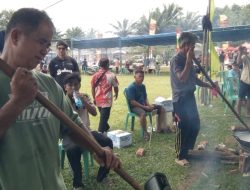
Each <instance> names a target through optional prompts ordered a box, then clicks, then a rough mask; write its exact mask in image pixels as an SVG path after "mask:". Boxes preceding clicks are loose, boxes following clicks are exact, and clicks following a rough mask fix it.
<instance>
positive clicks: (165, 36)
mask: <svg viewBox="0 0 250 190" xmlns="http://www.w3.org/2000/svg"><path fill="white" fill-rule="evenodd" d="M190 32H192V33H194V34H196V35H197V36H199V39H200V40H202V39H203V31H202V30H193V31H190ZM249 39H250V25H246V26H237V27H227V28H215V29H214V30H213V31H212V41H213V42H223V41H240V40H249ZM71 44H72V47H73V48H76V49H91V48H115V47H131V46H156V45H174V44H176V33H175V32H173V33H161V34H155V35H141V36H134V37H114V38H102V39H92V40H72V41H71Z"/></svg>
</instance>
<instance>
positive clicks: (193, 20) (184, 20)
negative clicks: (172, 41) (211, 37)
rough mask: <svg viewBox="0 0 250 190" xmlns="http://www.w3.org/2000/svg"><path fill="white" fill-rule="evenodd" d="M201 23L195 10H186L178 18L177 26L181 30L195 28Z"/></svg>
mask: <svg viewBox="0 0 250 190" xmlns="http://www.w3.org/2000/svg"><path fill="white" fill-rule="evenodd" d="M200 25H201V16H200V15H198V13H195V12H187V14H186V15H185V16H184V17H181V18H180V19H179V20H178V26H179V27H180V28H181V30H182V31H187V30H197V29H198V28H199V26H200Z"/></svg>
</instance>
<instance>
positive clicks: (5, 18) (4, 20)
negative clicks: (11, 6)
mask: <svg viewBox="0 0 250 190" xmlns="http://www.w3.org/2000/svg"><path fill="white" fill-rule="evenodd" d="M13 13H14V10H3V11H2V12H0V30H5V29H6V26H7V24H8V22H9V21H10V18H11V16H12V15H13Z"/></svg>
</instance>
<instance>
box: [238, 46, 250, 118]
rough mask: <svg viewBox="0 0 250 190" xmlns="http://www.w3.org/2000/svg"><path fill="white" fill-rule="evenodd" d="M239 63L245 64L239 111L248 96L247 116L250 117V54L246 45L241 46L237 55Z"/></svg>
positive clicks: (242, 73)
mask: <svg viewBox="0 0 250 190" xmlns="http://www.w3.org/2000/svg"><path fill="white" fill-rule="evenodd" d="M237 63H238V65H240V64H243V69H242V72H241V77H240V89H239V100H238V103H237V111H238V113H239V114H241V106H242V104H243V102H244V101H245V99H246V97H247V105H246V107H247V113H246V117H250V56H249V55H248V54H247V48H246V47H242V46H240V47H239V54H238V57H237Z"/></svg>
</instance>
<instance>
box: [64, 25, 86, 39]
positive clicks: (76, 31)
mask: <svg viewBox="0 0 250 190" xmlns="http://www.w3.org/2000/svg"><path fill="white" fill-rule="evenodd" d="M65 35H66V38H68V39H72V38H74V39H81V38H84V37H85V33H84V32H83V31H82V29H81V28H79V27H72V28H71V29H67V30H66V34H65Z"/></svg>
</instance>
